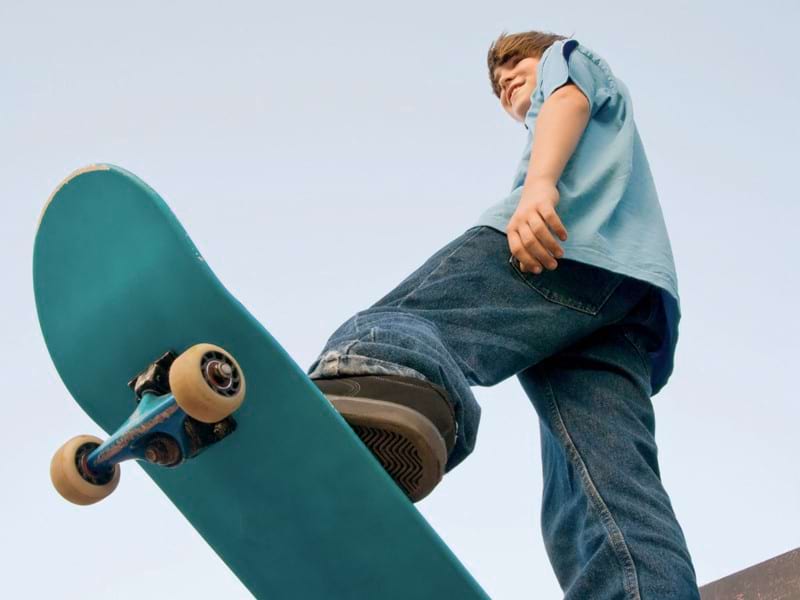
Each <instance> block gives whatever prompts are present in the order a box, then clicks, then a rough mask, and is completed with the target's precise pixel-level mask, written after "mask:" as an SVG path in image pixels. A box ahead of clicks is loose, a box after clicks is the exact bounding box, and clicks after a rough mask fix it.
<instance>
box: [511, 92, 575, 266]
mask: <svg viewBox="0 0 800 600" xmlns="http://www.w3.org/2000/svg"><path fill="white" fill-rule="evenodd" d="M589 118H590V112H589V101H588V100H587V99H586V96H584V95H583V93H582V92H581V91H580V90H579V89H578V88H577V86H575V85H574V84H571V83H570V84H567V85H564V86H562V87H560V88H559V89H557V90H556V91H555V92H553V93H552V94H551V95H550V97H549V98H548V99H547V100H546V101H545V102H544V104H542V108H541V109H540V110H539V114H538V116H537V117H536V129H535V135H534V136H533V137H534V139H533V148H532V150H531V159H530V163H529V165H528V174H527V176H526V177H525V183H524V185H523V189H522V197H521V198H520V201H519V204H518V206H517V209H516V211H515V212H514V214H513V216H512V217H511V220H510V221H509V223H508V227H507V228H506V234H507V236H508V245H509V248H510V250H511V254H512V255H513V256H514V257H516V258H517V260H518V261H519V263H520V269H521V270H522V271H526V270H528V271H531V270H532V271H534V272H535V273H539V272H541V268H542V266H545V267H547V268H549V269H551V270H552V269H555V268H556V267H557V266H558V263H557V262H556V261H555V260H554V259H553V256H555V257H557V258H560V257H561V256H562V255H563V250H562V249H561V246H559V244H558V242H556V240H555V238H554V237H553V235H552V234H551V232H550V230H552V231H553V232H555V233H556V234H557V235H558V236H559V237H560V238H561V240H562V241H564V240H566V239H567V230H566V229H565V228H564V225H563V224H562V223H561V219H560V218H559V217H558V214H556V211H555V207H556V205H557V204H558V201H559V193H558V189H557V188H556V184H557V183H558V180H559V178H560V177H561V174H562V173H563V171H564V167H565V166H566V164H567V162H568V161H569V159H570V157H571V156H572V153H573V152H574V151H575V148H576V147H577V146H578V142H579V141H580V138H581V135H583V132H584V130H585V129H586V126H587V125H588V123H589ZM551 254H552V256H551Z"/></svg>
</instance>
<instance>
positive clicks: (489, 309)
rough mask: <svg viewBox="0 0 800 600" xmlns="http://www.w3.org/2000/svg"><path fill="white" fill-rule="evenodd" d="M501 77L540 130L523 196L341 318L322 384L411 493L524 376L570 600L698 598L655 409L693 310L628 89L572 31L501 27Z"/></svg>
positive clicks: (559, 568) (439, 470)
mask: <svg viewBox="0 0 800 600" xmlns="http://www.w3.org/2000/svg"><path fill="white" fill-rule="evenodd" d="M488 66H489V76H490V79H491V84H492V90H493V92H494V94H495V95H496V96H497V97H498V98H499V100H500V104H501V106H502V107H503V109H504V110H505V111H506V112H507V113H508V114H509V115H510V116H511V117H512V118H513V119H515V120H516V121H519V122H521V123H524V125H525V128H526V129H527V130H528V144H527V146H526V150H525V152H524V154H523V156H522V160H521V162H520V164H519V167H518V169H517V174H516V177H515V178H514V182H513V185H512V191H511V193H510V194H509V195H508V196H507V197H506V198H505V199H503V200H502V201H501V202H499V203H497V204H496V205H494V206H492V207H491V208H489V209H488V210H487V211H485V212H484V213H483V214H482V215H481V216H480V218H479V219H478V220H477V222H476V223H475V224H474V225H473V226H471V227H470V228H469V229H468V230H467V231H465V232H464V233H463V234H462V235H460V236H459V237H458V238H456V239H455V240H453V241H452V242H450V243H448V244H446V245H445V246H444V247H442V248H441V249H440V250H438V251H437V252H436V253H435V254H434V255H433V256H432V257H431V258H430V259H428V261H426V262H425V263H424V264H423V265H422V266H421V267H419V268H418V269H417V270H416V271H414V272H413V273H412V274H411V275H409V276H408V277H407V278H406V279H405V280H404V281H402V282H401V283H400V284H399V285H398V286H397V287H396V288H395V289H394V290H392V291H391V292H389V294H387V295H386V296H384V297H383V298H381V299H380V300H378V301H377V302H376V303H375V304H374V305H372V306H371V307H370V308H368V309H366V310H362V311H360V312H358V313H357V314H356V315H354V316H353V317H352V318H350V319H348V320H347V321H346V322H345V323H343V324H342V325H341V326H340V327H339V328H338V329H337V330H336V331H335V332H334V333H333V334H332V335H331V337H330V339H329V340H328V342H327V343H326V346H325V348H324V349H323V351H322V353H321V354H320V356H319V358H318V359H317V360H316V361H315V362H314V363H313V364H312V365H311V367H310V368H309V370H308V374H309V376H310V377H311V378H312V379H313V380H314V381H315V383H316V385H317V386H318V387H319V388H320V390H321V391H322V392H323V393H324V394H325V395H326V397H327V398H329V399H330V401H331V402H332V404H333V405H334V406H335V407H336V409H337V410H338V411H339V412H340V413H341V414H342V415H343V417H344V418H345V419H346V420H347V421H348V423H349V424H350V425H351V426H352V427H353V429H354V431H355V432H356V433H357V434H358V435H359V437H360V438H361V439H362V441H363V442H364V443H365V444H366V445H367V447H368V448H370V450H371V451H372V452H373V454H374V455H375V456H376V458H377V459H378V460H380V462H381V463H382V465H383V466H384V468H385V469H386V470H387V472H388V473H389V474H390V475H391V476H392V477H393V478H394V480H395V481H396V482H397V483H398V485H399V486H400V487H401V488H402V489H403V491H404V492H405V493H406V494H407V495H408V496H409V498H410V499H411V500H412V501H417V500H419V499H421V498H423V497H425V496H426V495H427V494H428V493H430V491H431V490H432V489H433V488H434V487H435V486H436V484H437V483H438V482H439V481H440V480H441V478H442V477H443V475H444V473H446V472H448V471H450V470H451V469H453V468H454V467H455V466H456V465H458V464H459V463H460V462H461V461H462V460H463V459H464V458H466V456H467V455H469V453H470V452H472V450H473V448H474V444H475V439H476V433H477V427H478V421H479V418H480V407H479V406H478V404H477V402H476V400H475V398H474V396H473V395H472V392H471V390H470V386H474V385H480V386H492V385H494V384H496V383H498V382H500V381H503V380H504V379H506V378H508V377H510V376H512V375H516V376H517V378H518V379H519V381H520V383H521V384H522V387H523V389H524V391H525V392H526V394H527V395H528V397H529V398H530V400H531V402H532V403H533V405H534V407H535V409H536V411H537V414H538V416H539V423H540V432H541V445H542V460H543V463H544V465H543V467H544V471H543V472H544V497H543V503H542V515H541V518H542V531H543V537H544V542H545V547H546V549H547V552H548V556H549V558H550V561H551V564H552V566H553V569H554V571H555V573H556V576H557V578H558V580H559V583H560V585H561V587H562V589H563V590H564V591H565V593H566V597H567V598H576V599H577V598H592V599H595V598H622V597H624V598H629V599H638V598H659V599H665V598H680V599H681V600H686V599H690V598H699V597H700V596H699V593H698V589H697V584H696V580H695V572H694V568H693V566H692V562H691V558H690V555H689V552H688V549H687V547H686V542H685V540H684V536H683V533H682V530H681V528H680V526H679V525H678V522H677V520H676V517H675V515H674V513H673V510H672V506H671V504H670V500H669V497H668V495H667V493H666V491H665V490H664V488H663V486H662V484H661V479H660V474H659V467H658V460H657V447H656V443H655V437H654V436H655V417H654V414H653V407H652V403H651V399H650V398H651V396H652V395H655V394H656V393H657V392H658V391H659V390H660V389H661V388H662V387H663V385H664V384H665V383H666V381H667V379H668V378H669V376H670V374H671V372H672V367H673V356H674V351H675V346H676V343H677V337H678V322H679V320H680V308H679V298H678V291H677V278H676V275H675V267H674V264H673V258H672V251H671V247H670V243H669V238H668V236H667V232H666V227H665V224H664V219H663V216H662V212H661V208H660V205H659V202H658V197H657V195H656V191H655V187H654V184H653V181H652V178H651V176H650V170H649V166H648V163H647V159H646V157H645V153H644V149H643V147H642V143H641V140H640V138H639V135H638V132H637V130H636V126H635V124H634V121H633V106H632V102H631V98H630V95H629V93H628V90H627V88H626V87H625V85H624V84H623V83H622V81H620V80H619V79H618V78H616V77H615V76H614V75H613V73H612V72H611V69H610V68H609V66H608V64H607V63H606V62H605V61H604V60H603V59H602V58H601V57H600V56H598V55H597V54H596V53H595V52H593V51H592V50H590V49H589V48H587V47H585V46H583V45H581V44H580V43H579V42H578V41H577V40H575V39H571V38H566V37H563V36H559V35H554V34H549V33H542V32H535V31H532V32H526V33H518V34H514V35H506V34H505V33H503V34H501V35H500V37H499V38H498V39H497V40H496V41H495V42H494V43H493V44H492V46H491V47H490V49H489V53H488ZM534 131H535V136H534Z"/></svg>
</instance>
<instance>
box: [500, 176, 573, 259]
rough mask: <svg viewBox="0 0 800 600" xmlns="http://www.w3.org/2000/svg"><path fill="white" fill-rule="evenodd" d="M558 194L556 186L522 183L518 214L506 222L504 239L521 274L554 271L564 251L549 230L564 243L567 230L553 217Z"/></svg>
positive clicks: (545, 183)
mask: <svg viewBox="0 0 800 600" xmlns="http://www.w3.org/2000/svg"><path fill="white" fill-rule="evenodd" d="M559 199H560V194H559V193H558V189H557V188H556V186H555V184H553V183H551V182H550V181H547V180H542V179H535V180H530V181H528V182H526V183H525V187H524V188H523V190H522V197H521V198H520V201H519V204H518V205H517V210H516V211H514V214H513V215H512V217H511V220H510V221H509V222H508V227H506V235H507V236H508V247H509V248H510V249H511V254H512V255H513V256H514V257H515V258H516V259H517V260H518V261H519V269H520V271H533V272H535V273H541V271H542V266H545V267H547V268H548V269H549V270H551V271H552V270H554V269H555V268H556V267H557V266H558V263H557V262H556V261H555V259H554V258H553V256H555V257H556V258H561V257H562V256H563V255H564V251H563V250H562V249H561V246H559V244H558V242H557V241H556V239H555V238H554V237H553V234H552V233H551V230H552V231H553V232H554V233H555V234H556V235H558V237H559V238H561V241H565V240H566V239H567V230H566V229H565V228H564V225H563V224H562V223H561V219H560V218H559V217H558V215H557V214H556V206H557V205H558V201H559Z"/></svg>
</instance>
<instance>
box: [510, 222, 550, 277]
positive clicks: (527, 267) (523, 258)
mask: <svg viewBox="0 0 800 600" xmlns="http://www.w3.org/2000/svg"><path fill="white" fill-rule="evenodd" d="M526 229H527V227H526ZM523 233H524V232H523ZM528 235H532V234H530V233H529V234H528ZM508 241H509V244H508V245H509V248H510V249H511V254H512V255H513V256H514V257H516V259H517V261H518V262H519V267H520V271H532V270H533V269H534V268H535V267H539V268H540V269H541V268H542V265H541V264H540V263H539V261H538V260H536V259H535V258H534V257H533V255H532V254H531V253H530V252H528V250H527V249H526V248H525V240H524V239H523V238H522V236H521V235H520V231H519V229H512V230H511V231H509V232H508ZM514 246H517V249H516V250H514V248H513V247H514Z"/></svg>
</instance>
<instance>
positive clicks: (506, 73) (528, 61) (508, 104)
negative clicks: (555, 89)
mask: <svg viewBox="0 0 800 600" xmlns="http://www.w3.org/2000/svg"><path fill="white" fill-rule="evenodd" d="M512 64H513V63H511V61H506V62H505V63H503V64H502V65H500V66H499V67H497V68H496V69H495V70H494V77H495V81H497V82H498V84H499V86H500V104H501V106H502V107H503V110H505V111H506V112H507V113H508V114H509V115H511V118H512V119H514V120H515V121H519V122H520V123H523V122H524V121H525V115H526V114H528V109H530V107H531V94H533V90H535V89H536V69H537V67H538V66H539V59H538V58H532V57H529V58H523V59H522V60H521V61H519V62H518V63H517V64H516V65H513V66H511V65H512Z"/></svg>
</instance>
